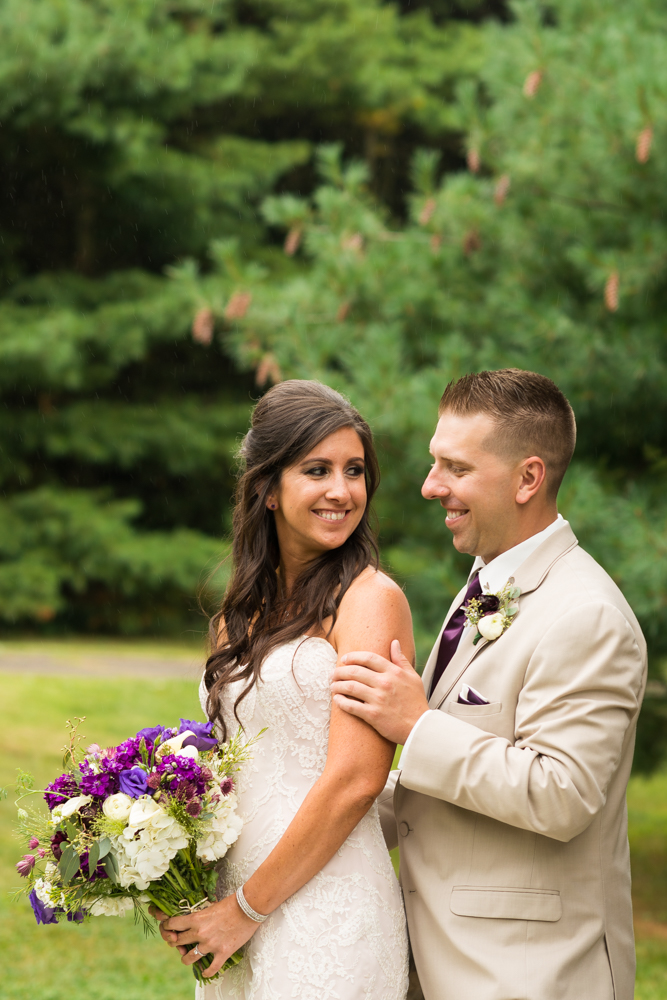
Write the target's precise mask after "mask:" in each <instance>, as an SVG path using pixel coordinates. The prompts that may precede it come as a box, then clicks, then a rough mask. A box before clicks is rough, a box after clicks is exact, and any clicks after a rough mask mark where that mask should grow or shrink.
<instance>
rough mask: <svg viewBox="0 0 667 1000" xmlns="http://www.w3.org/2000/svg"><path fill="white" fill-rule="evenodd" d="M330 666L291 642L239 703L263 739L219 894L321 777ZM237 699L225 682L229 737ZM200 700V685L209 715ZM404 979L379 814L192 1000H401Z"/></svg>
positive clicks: (395, 889) (324, 657)
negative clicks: (237, 962)
mask: <svg viewBox="0 0 667 1000" xmlns="http://www.w3.org/2000/svg"><path fill="white" fill-rule="evenodd" d="M335 663H336V653H335V650H334V649H333V647H332V646H331V645H330V644H329V643H328V642H326V640H324V639H315V638H305V639H302V640H296V641H294V642H291V643H287V644H285V645H284V646H281V647H279V648H278V649H276V650H274V651H273V652H272V653H271V654H270V655H269V656H268V657H267V659H266V661H265V662H264V664H263V666H262V672H261V679H260V681H259V682H258V683H257V684H256V685H255V687H254V688H253V689H252V691H251V692H250V694H249V695H248V696H247V697H246V698H245V699H244V700H243V701H242V702H241V704H240V706H239V710H238V711H239V717H240V719H241V722H242V723H243V726H244V729H245V731H246V733H247V735H248V736H255V735H256V734H257V733H258V732H259V731H260V730H261V729H263V728H264V727H266V729H267V731H266V732H265V733H264V735H263V736H262V737H261V738H260V739H259V740H258V742H257V743H256V744H255V746H254V748H253V758H252V761H250V762H249V763H248V764H246V765H244V767H243V769H242V771H241V772H240V774H239V775H238V781H237V790H238V793H239V812H240V814H241V816H242V817H243V819H244V827H243V830H242V832H241V835H240V837H239V839H238V841H237V842H236V843H235V844H234V845H233V846H232V847H231V848H230V850H229V852H228V854H227V856H226V857H225V859H224V861H222V862H221V864H220V870H221V876H220V882H219V885H218V894H219V896H224V895H227V894H228V893H230V892H233V891H234V890H235V889H236V888H237V887H238V886H239V885H242V884H243V883H244V882H245V881H246V880H247V879H248V878H250V876H251V875H252V873H253V872H254V871H255V870H256V869H257V868H258V867H259V865H260V864H261V863H262V861H264V859H265V858H266V857H267V856H268V855H269V853H270V852H271V850H272V848H273V847H274V846H275V844H276V843H277V842H278V840H279V839H280V837H281V836H282V834H283V833H284V832H285V830H286V829H287V827H288V825H289V823H290V821H291V820H292V818H293V817H294V815H295V813H296V812H297V810H298V808H299V806H300V805H301V803H302V802H303V800H304V799H305V797H306V795H307V793H308V791H309V790H310V788H312V786H313V784H314V783H315V781H316V780H317V778H318V777H319V776H320V775H321V773H322V771H323V769H324V764H325V760H326V755H327V743H328V739H329V719H330V715H331V695H330V691H329V679H330V675H331V671H332V669H333V667H334V665H335ZM240 690H241V686H240V684H234V685H230V687H229V688H228V691H227V695H226V700H225V704H224V706H223V711H224V715H225V721H226V723H227V726H228V732H232V733H233V732H235V731H236V728H237V726H238V723H237V722H236V721H235V719H234V716H233V705H234V701H235V699H236V697H237V696H238V693H239V691H240ZM205 695H206V690H205V688H203V685H202V691H201V696H202V704H203V705H204V707H205V701H206V698H205ZM407 981H408V954H407V936H406V926H405V917H404V913H403V902H402V899H401V891H400V888H399V886H398V882H397V881H396V877H395V875H394V871H393V868H392V865H391V861H390V858H389V855H388V853H387V849H386V847H385V843H384V839H383V837H382V831H381V829H380V823H379V819H378V812H377V805H374V806H373V807H372V808H371V810H370V811H369V812H368V813H367V814H366V816H365V817H364V818H363V819H362V820H361V822H360V823H359V825H358V826H357V827H356V828H355V829H354V830H353V831H352V833H351V834H350V836H349V837H348V838H347V840H346V841H345V843H344V844H343V845H342V847H341V848H340V849H339V850H338V851H337V852H336V854H335V855H334V857H333V858H331V860H330V861H329V862H328V864H326V865H325V866H324V868H323V869H322V871H321V872H319V874H317V875H316V876H315V877H314V878H313V879H311V880H310V882H308V883H307V884H306V885H304V886H303V888H301V889H300V890H299V891H298V892H296V893H295V894H294V895H293V896H290V898H289V899H287V900H286V901H285V902H284V903H283V904H282V906H280V907H279V908H278V909H277V910H275V911H274V912H273V913H272V914H271V915H270V916H269V918H268V919H267V920H265V921H264V923H263V924H261V925H260V927H259V929H258V930H257V931H256V933H255V934H254V936H253V937H252V938H251V939H250V941H249V942H248V944H247V945H246V947H245V957H244V959H243V961H242V962H241V963H240V965H238V966H237V967H236V968H235V969H232V970H230V971H229V972H226V973H225V975H224V976H223V977H222V979H220V980H218V981H217V982H213V983H209V984H207V985H206V986H204V987H201V986H197V987H196V1000H227V998H230V1000H231V998H236V997H240V998H242V1000H405V995H406V991H407Z"/></svg>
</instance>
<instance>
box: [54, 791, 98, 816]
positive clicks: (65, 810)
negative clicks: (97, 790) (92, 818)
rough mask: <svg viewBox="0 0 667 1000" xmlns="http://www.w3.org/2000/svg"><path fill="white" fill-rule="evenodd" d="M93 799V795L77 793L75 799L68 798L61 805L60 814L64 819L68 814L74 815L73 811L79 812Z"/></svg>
mask: <svg viewBox="0 0 667 1000" xmlns="http://www.w3.org/2000/svg"><path fill="white" fill-rule="evenodd" d="M92 801H93V797H92V795H75V796H74V798H73V799H68V800H67V802H64V803H63V804H62V805H61V806H60V807H58V806H56V808H60V815H61V816H62V818H63V819H66V818H67V816H72V815H73V813H75V812H78V811H79V809H81V808H82V807H83V806H87V805H88V803H89V802H92Z"/></svg>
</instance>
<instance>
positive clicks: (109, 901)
mask: <svg viewBox="0 0 667 1000" xmlns="http://www.w3.org/2000/svg"><path fill="white" fill-rule="evenodd" d="M133 905H134V904H133V902H132V900H131V899H129V898H128V897H124V896H120V897H119V896H115V897H114V896H102V897H100V899H96V900H95V902H94V903H93V904H92V905H91V907H90V909H89V911H88V912H89V913H90V914H91V916H93V917H124V916H125V914H126V913H128V912H129V911H130V910H131V909H132V908H133Z"/></svg>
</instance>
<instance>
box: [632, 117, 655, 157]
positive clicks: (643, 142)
mask: <svg viewBox="0 0 667 1000" xmlns="http://www.w3.org/2000/svg"><path fill="white" fill-rule="evenodd" d="M652 142H653V129H652V128H651V126H650V125H647V127H646V128H643V129H642V130H641V132H640V133H639V135H638V136H637V148H636V149H635V156H636V157H637V163H646V161H647V160H648V158H649V156H650V155H651V143H652Z"/></svg>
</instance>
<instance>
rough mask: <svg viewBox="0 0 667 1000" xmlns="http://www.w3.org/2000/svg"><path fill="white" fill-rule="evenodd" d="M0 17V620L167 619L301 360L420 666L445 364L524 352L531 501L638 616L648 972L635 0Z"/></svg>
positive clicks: (657, 135) (655, 349)
mask: <svg viewBox="0 0 667 1000" xmlns="http://www.w3.org/2000/svg"><path fill="white" fill-rule="evenodd" d="M0 38H1V39H2V42H1V43H0V172H1V173H0V179H1V183H0V276H1V278H2V281H1V282H0V406H1V413H2V419H1V420H0V491H1V492H0V639H1V638H4V639H5V640H7V642H8V643H9V645H11V644H12V643H14V642H18V641H19V640H21V639H30V641H34V640H36V639H38V638H41V639H42V640H43V641H52V640H56V639H58V637H66V636H72V635H84V634H85V635H88V636H90V637H93V638H94V637H100V636H107V637H114V636H115V637H116V638H117V639H118V637H130V636H132V637H135V639H136V640H137V641H138V639H139V638H140V637H144V639H145V640H146V641H148V639H149V638H151V637H152V638H153V639H155V637H160V641H161V642H162V643H164V642H165V641H167V640H169V641H171V642H183V641H188V642H196V641H197V638H198V637H199V636H201V634H202V633H203V632H204V631H205V629H206V613H207V612H209V611H210V610H211V609H212V608H213V607H214V606H215V603H216V601H217V600H218V599H219V596H220V593H221V590H222V588H223V587H224V583H225V579H226V574H227V566H226V563H225V561H224V560H225V556H226V555H227V552H228V541H227V532H228V529H229V525H230V496H231V491H232V488H233V473H234V461H235V458H234V454H235V449H236V447H237V444H238V441H239V438H240V436H241V435H242V433H243V431H244V429H245V427H246V425H247V419H248V415H249V412H250V409H251V406H252V404H253V401H254V400H256V399H257V398H258V396H259V395H260V394H261V392H262V391H264V390H265V389H266V388H267V387H269V386H270V385H271V384H272V383H273V382H275V381H277V380H279V379H281V378H285V377H299V378H304V377H305V378H310V377H315V378H320V379H322V380H323V381H325V382H327V383H329V384H331V385H333V386H335V387H337V388H339V389H341V390H342V391H343V392H345V393H347V394H348V395H349V396H350V398H351V399H352V400H353V402H354V403H355V404H356V405H358V406H359V408H360V409H361V411H362V412H363V414H364V415H365V416H366V417H367V418H368V419H369V420H370V422H371V423H372V425H373V427H374V429H375V432H376V435H377V440H378V445H379V449H380V455H381V461H382V470H383V484H382V487H381V490H380V494H379V496H378V501H377V516H378V524H379V529H380V538H381V545H382V552H383V558H384V561H385V565H386V566H387V568H388V569H389V570H390V571H391V572H392V573H393V574H394V576H395V577H396V578H397V579H398V580H399V581H400V582H401V584H403V585H404V586H405V588H406V592H407V594H408V597H409V599H410V602H411V605H412V608H413V613H414V620H415V631H416V639H417V646H418V655H419V658H420V662H423V661H424V659H425V656H426V654H427V652H428V649H429V645H430V642H431V641H432V638H433V635H434V633H435V631H436V630H437V627H438V625H439V623H440V621H441V619H442V617H443V614H444V611H445V609H446V608H447V606H448V604H449V602H450V599H451V597H452V596H453V595H454V594H455V593H456V592H457V590H458V589H459V586H460V584H461V582H462V580H463V578H464V575H465V572H466V566H467V562H468V561H467V560H466V559H462V558H461V557H459V556H458V555H457V554H456V553H455V552H454V551H453V549H452V547H451V540H450V537H449V532H448V531H447V529H446V528H445V525H444V519H443V518H442V514H441V511H440V509H439V508H438V507H437V505H436V506H435V507H434V506H433V505H429V504H427V503H425V502H424V501H423V500H422V499H421V497H420V494H419V487H420V484H421V480H422V478H423V476H424V474H425V472H426V469H427V468H428V464H429V457H428V452H427V442H428V439H429V436H430V433H431V431H432V428H433V425H434V422H435V413H436V405H437V401H438V399H439V396H440V394H441V392H442V389H443V388H444V386H445V384H446V383H447V382H448V381H449V380H450V379H452V378H456V377H458V376H460V375H461V374H463V373H465V372H467V371H471V370H475V369H482V368H489V367H491V368H498V367H504V366H508V365H515V366H518V367H523V368H530V369H534V370H536V371H540V372H543V373H544V374H547V375H549V376H551V377H553V378H554V379H555V380H556V381H557V382H558V384H559V385H560V386H561V387H562V388H563V390H564V391H565V392H566V394H567V395H568V397H569V398H570V400H571V402H572V405H573V406H574V409H575V412H576V415H577V420H578V426H579V441H578V446H577V451H576V455H575V461H574V463H573V466H572V469H571V471H570V472H569V473H568V476H567V479H566V482H565V484H564V488H563V491H562V496H561V503H560V509H561V511H562V513H563V514H564V515H565V516H566V517H568V518H569V519H570V520H571V523H572V525H573V527H574V530H575V531H576V533H577V534H578V536H579V538H580V540H581V541H582V543H583V544H584V545H585V547H586V548H588V549H589V551H591V553H592V554H593V555H594V556H595V557H596V558H597V559H598V560H599V561H600V562H601V563H602V565H603V566H604V567H605V568H606V569H607V570H608V572H609V573H611V575H612V576H613V577H614V579H616V580H617V582H618V583H619V585H620V586H621V588H622V589H623V591H624V592H625V594H626V596H627V597H628V599H629V601H630V603H631V604H632V606H633V607H634V609H635V611H636V612H637V615H638V617H639V619H640V621H641V624H642V627H643V629H644V631H645V633H646V635H647V638H648V641H649V647H650V654H651V655H650V669H651V679H650V682H649V688H648V693H647V699H646V703H645V708H644V710H643V713H642V717H641V719H640V727H639V739H638V749H637V756H636V773H637V775H638V776H637V777H636V778H635V779H634V784H633V790H632V796H633V799H632V802H633V807H632V808H633V816H634V817H635V819H633V823H634V824H635V825H634V826H633V830H634V831H635V832H634V833H633V837H634V838H635V839H634V840H633V847H634V850H635V872H636V873H639V875H638V877H639V878H640V881H641V880H642V879H644V882H645V884H646V889H645V890H644V889H641V891H640V899H641V900H644V899H645V898H646V899H647V900H648V899H649V897H650V899H651V900H653V902H650V903H649V902H647V903H646V904H644V902H641V903H640V910H641V912H642V913H644V914H645V915H644V916H643V917H642V918H641V919H642V920H643V921H644V923H643V924H642V926H643V927H644V928H645V930H646V927H649V925H650V927H651V928H652V930H651V935H652V936H650V935H649V937H647V938H646V941H645V942H644V943H642V944H641V946H640V953H641V955H643V958H642V962H644V963H645V967H646V968H649V967H651V968H653V967H655V968H656V969H659V968H663V973H660V974H661V975H664V965H663V966H661V965H660V962H662V961H663V960H662V959H661V958H660V954H662V952H661V949H663V951H664V949H665V948H666V947H667V938H666V936H665V926H664V925H667V916H666V915H665V914H664V912H663V911H662V910H661V909H660V905H661V904H660V905H659V904H658V902H656V900H657V898H658V895H659V893H658V889H657V888H655V887H656V886H658V885H660V886H662V887H664V879H663V881H662V882H660V881H659V880H658V879H657V878H656V879H653V882H652V879H651V877H650V873H651V871H653V872H654V873H655V872H657V871H661V872H664V854H663V853H662V852H663V848H662V846H661V845H662V843H663V842H664V833H665V832H666V831H665V827H666V825H667V821H666V820H665V815H664V807H663V806H662V805H661V803H663V802H664V790H665V789H664V778H663V776H662V775H663V774H664V772H663V771H662V770H661V768H662V761H663V760H664V758H665V752H666V751H667V697H666V695H667V688H666V685H665V677H664V669H663V664H664V662H665V657H666V655H667V559H666V558H665V554H666V553H667V500H666V499H665V497H666V490H665V487H666V486H667V430H666V428H667V420H666V419H665V418H666V416H667V414H666V413H665V410H666V409H667V392H666V391H665V390H666V389H667V367H666V360H667V338H666V337H665V333H664V326H665V319H664V316H665V306H666V305H667V280H666V276H667V230H666V226H665V211H666V208H667V183H666V181H667V60H666V59H665V58H664V52H665V44H666V41H667V10H666V9H665V6H664V4H663V3H661V2H659V0H627V2H626V3H624V4H618V3H617V2H616V3H612V2H611V0H595V2H594V0H552V2H550V3H548V4H545V3H540V2H533V0H515V2H508V0H432V2H430V3H429V2H426V0H400V2H395V3H386V2H381V0H256V2H241V0H206V2H204V0H113V2H111V0H106V2H105V0H3V2H2V3H0ZM663 164H664V165H665V168H664V169H663ZM95 641H97V640H95ZM114 648H117V647H114ZM100 662H102V661H100ZM100 669H101V670H102V672H103V668H102V667H101V668H100ZM7 683H9V681H7ZM17 683H19V682H18V681H17ZM26 683H28V680H27V679H26ZM54 683H55V680H54ZM77 683H78V680H77ZM81 683H84V682H83V681H81ZM86 683H88V682H86ZM91 683H92V681H91ZM109 683H110V684H112V682H111V681H110V682H109ZM114 683H115V682H114ZM146 683H148V682H146ZM150 683H153V682H150ZM155 683H156V684H157V683H158V681H157V680H156V681H155ZM159 683H162V682H159ZM165 683H166V682H165ZM169 683H171V682H169ZM173 683H176V681H174V682H173ZM63 684H65V687H66V688H67V690H68V691H69V690H70V688H71V686H72V685H75V681H74V680H71V681H67V682H65V680H64V679H63ZM68 685H69V687H68ZM75 686H76V685H75ZM112 686H113V684H112ZM145 686H146V685H145V684H144V682H143V681H142V682H141V683H140V684H139V686H138V693H137V700H136V705H137V706H140V705H143V704H144V701H142V699H147V698H149V694H148V693H147V692H146V691H145V690H144V688H145ZM149 687H150V684H149ZM17 690H18V689H17ZM64 690H65V689H64V688H63V691H64ZM92 690H93V689H92V688H91V692H92ZM100 690H101V689H100ZM105 690H106V688H105ZM109 690H111V688H109ZM151 690H152V689H151ZM188 690H189V689H188ZM16 697H17V698H18V695H17V696H16ZM63 697H65V695H64V694H63ZM67 697H68V698H69V697H70V695H69V694H68V695H67ZM72 697H74V695H72ZM150 697H152V695H151V696H150ZM156 697H158V696H157V695H156ZM160 697H161V696H160ZM165 697H166V695H165ZM170 697H171V696H170ZM180 697H181V696H180V695H179V696H178V698H177V697H176V695H175V694H174V698H175V699H176V701H178V699H179V698H180ZM183 697H185V696H183ZM188 697H189V695H188ZM20 704H21V705H22V704H23V703H20V701H17V702H16V705H17V713H18V714H17V717H16V718H17V720H21V719H24V717H25V707H26V706H24V707H18V706H19V705H20ZM93 707H95V706H93ZM54 711H55V710H54ZM68 711H72V709H68ZM86 711H87V712H88V713H89V714H91V706H90V705H87V708H86ZM95 711H97V708H95ZM101 711H102V709H101V708H100V712H101ZM117 711H118V706H117V704H116V703H112V702H111V701H110V702H109V703H108V704H107V706H106V708H105V711H104V713H102V714H101V715H100V718H99V720H98V722H97V721H96V724H99V725H100V726H103V725H104V726H109V727H110V728H109V732H110V733H111V732H113V733H114V734H115V735H123V732H124V727H123V732H120V731H119V730H118V729H116V728H113V727H114V726H115V725H116V714H115V713H116V712H117ZM145 714H146V713H145V712H143V711H142V712H138V714H137V718H139V716H141V721H145V720H144V715H145ZM149 714H150V713H149ZM56 716H57V713H56V714H55V715H54V716H53V724H54V725H55V722H56ZM103 718H104V720H105V721H104V722H103V721H102V719H103ZM60 721H61V720H60V717H59V716H58V724H59V725H60ZM16 724H17V725H19V721H17V723H16ZM21 725H22V723H21ZM18 746H19V748H20V747H23V743H22V742H21V741H19V744H18ZM20 752H21V753H22V752H23V750H21V751H20ZM50 752H51V751H50ZM22 759H23V758H21V760H22ZM49 760H50V758H49ZM35 766H37V764H36V765H35ZM40 766H41V765H40ZM44 767H46V758H45V763H44ZM642 775H643V777H642ZM3 808H4V806H3ZM661 824H662V826H661ZM661 831H662V832H661ZM661 866H662V867H661ZM641 872H645V873H646V877H645V878H644V875H642V874H641ZM661 878H662V876H661ZM644 882H642V883H641V884H644ZM651 884H654V889H655V891H654V890H650V891H649V889H650V885H651ZM638 891H639V890H638ZM651 893H653V895H651ZM642 907H644V909H641V908H642ZM14 926H16V927H18V926H19V924H18V923H17V924H16V925H14V924H13V923H12V924H11V933H14ZM656 928H658V930H656ZM660 928H662V929H660ZM21 933H23V931H22V932H21ZM26 933H27V932H26ZM55 933H56V930H55V929H52V928H46V929H44V930H43V932H42V937H41V938H40V940H46V938H45V937H44V935H47V936H48V935H51V937H53V935H54V934H55ZM57 933H58V934H60V937H59V938H58V940H61V939H62V938H63V937H66V938H67V939H68V940H70V939H72V940H74V938H73V935H75V934H77V933H81V934H83V935H86V934H101V933H102V932H101V931H97V930H96V931H93V930H92V929H90V930H89V929H87V928H86V929H83V930H82V931H80V930H79V929H71V928H66V929H63V930H62V932H61V931H60V930H58V931H57ZM123 933H124V934H130V933H131V931H128V930H125V931H123ZM642 933H644V932H642ZM646 933H648V931H647V932H646ZM49 940H50V938H49ZM54 940H55V938H54ZM100 940H102V939H101V938H100ZM661 942H662V943H661ZM31 947H32V946H31ZM129 947H130V945H129V944H128V948H129ZM642 948H643V949H644V951H643V952H641V949H642ZM26 954H27V952H26ZM40 954H41V951H40ZM44 954H46V952H45V953H44ZM109 968H110V969H112V968H113V969H114V970H115V969H116V966H115V965H114V964H113V963H111V964H110V966H109ZM110 974H111V973H110ZM114 974H115V972H114ZM656 975H658V973H657V972H656ZM168 981H171V980H168ZM647 982H648V980H647ZM656 982H657V980H656ZM5 988H8V987H5V986H0V996H1V995H2V992H1V991H2V989H5ZM22 988H23V987H22ZM137 988H138V987H137ZM188 988H189V987H188ZM651 988H652V987H651ZM17 989H19V988H18V987H17ZM642 989H644V987H642ZM648 989H649V987H648V986H647V987H646V990H648ZM656 989H659V987H657V986H656ZM665 993H667V989H664V988H663V993H662V995H665ZM7 995H12V996H14V995H16V996H19V995H22V994H21V993H20V989H19V992H17V993H15V994H7ZM23 995H25V994H23ZM46 995H47V994H44V996H46ZM53 995H54V996H56V994H53ZM102 995H106V994H102V993H100V996H102ZM129 995H130V994H128V996H129ZM137 995H138V994H137ZM149 995H150V994H148V993H142V994H141V996H149ZM653 995H655V996H658V993H657V992H655V993H653V994H651V993H650V992H646V991H645V992H644V993H642V997H649V996H653ZM58 996H60V994H58Z"/></svg>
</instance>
